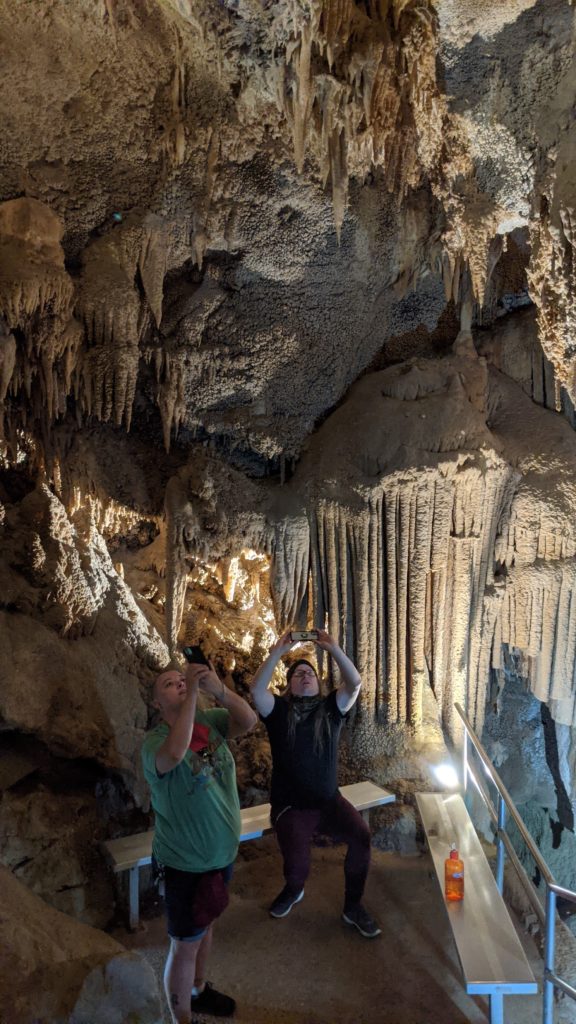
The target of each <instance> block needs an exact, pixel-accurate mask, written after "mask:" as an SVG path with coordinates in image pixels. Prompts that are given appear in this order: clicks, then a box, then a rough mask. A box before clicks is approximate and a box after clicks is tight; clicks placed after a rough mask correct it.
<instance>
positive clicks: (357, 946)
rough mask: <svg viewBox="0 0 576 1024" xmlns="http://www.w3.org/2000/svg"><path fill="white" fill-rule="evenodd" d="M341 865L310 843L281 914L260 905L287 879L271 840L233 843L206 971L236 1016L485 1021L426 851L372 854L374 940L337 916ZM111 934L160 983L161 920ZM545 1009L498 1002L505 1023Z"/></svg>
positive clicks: (522, 1021)
mask: <svg viewBox="0 0 576 1024" xmlns="http://www.w3.org/2000/svg"><path fill="white" fill-rule="evenodd" d="M342 861H343V852H342V849H341V848H337V849H334V848H331V847H319V848H315V850H314V851H313V868H312V873H311V877H310V879H309V880H308V883H307V886H306V894H305V897H304V899H303V900H302V902H301V903H299V904H298V905H297V906H296V907H294V909H293V910H292V912H291V913H290V915H289V916H288V917H286V918H284V919H283V920H279V921H278V920H273V919H272V918H270V917H269V916H268V914H267V909H266V908H267V906H268V904H269V903H270V902H271V900H272V898H273V897H274V896H275V895H276V893H277V892H278V890H279V889H280V888H282V884H283V882H282V878H281V873H280V861H279V858H278V854H277V848H276V843H275V839H274V837H273V836H268V837H265V838H264V839H261V840H257V841H254V842H252V843H246V844H243V846H242V847H241V850H240V856H239V859H238V861H237V865H236V870H235V875H234V879H233V881H232V887H231V900H230V906H229V907H228V909H227V911H226V913H225V915H223V917H222V918H221V920H220V921H219V923H218V924H217V926H216V937H215V943H214V952H213V958H212V966H211V970H210V972H209V974H210V980H211V981H212V982H213V983H214V984H215V986H216V987H217V988H219V989H221V990H222V991H224V992H227V993H229V994H230V995H233V996H234V997H235V998H236V999H237V1002H238V1008H237V1013H236V1017H235V1021H236V1022H237V1024H486V1022H487V1021H488V1003H487V1000H486V999H482V998H477V997H474V998H473V997H470V996H467V995H466V993H465V992H464V991H463V989H462V983H461V977H460V972H459V968H458V961H457V957H456V952H455V949H454V947H453V944H452V940H451V933H450V929H449V926H448V922H447V917H446V913H445V911H444V906H443V901H442V898H441V894H440V891H439V888H438V884H437V882H436V879H435V877H434V878H432V877H431V871H432V865H431V861H430V860H429V858H428V856H422V857H398V856H395V855H392V854H384V853H380V852H379V851H377V850H374V851H373V862H372V869H371V873H370V878H369V881H368V886H367V890H366V898H365V903H366V906H367V908H368V909H369V910H370V911H371V913H372V914H373V915H374V916H375V917H376V918H377V919H378V921H379V923H380V925H381V927H382V935H381V936H380V937H379V938H377V939H373V940H367V939H364V938H362V936H360V935H359V934H358V933H357V932H356V931H354V930H353V929H351V928H350V927H348V926H347V925H345V924H344V923H343V922H342V921H341V920H340V912H341V902H342ZM157 910H158V911H159V908H157ZM115 936H116V937H117V938H118V939H119V940H120V941H121V942H124V943H125V945H126V946H129V947H130V948H132V949H137V950H138V951H139V952H140V953H141V954H142V955H143V956H145V957H146V959H147V960H149V962H150V963H151V964H152V966H153V967H154V969H155V970H156V971H157V972H158V977H159V979H161V974H162V968H163V962H164V958H165V955H166V936H165V930H164V922H163V920H162V918H161V917H154V918H150V919H148V920H144V922H143V925H142V928H141V930H140V931H139V932H138V933H137V934H136V935H133V936H131V935H128V934H127V933H126V932H122V931H118V932H116V933H115ZM523 943H524V946H525V948H526V952H527V955H528V958H529V960H530V962H531V963H532V967H533V970H534V974H535V976H536V979H537V980H538V982H539V983H540V982H541V976H542V964H541V961H540V959H539V956H538V953H537V950H536V948H535V946H534V944H533V942H532V940H531V939H530V938H529V937H528V936H523ZM541 1015H542V999H541V996H510V997H507V998H506V999H505V1020H506V1024H540V1022H541ZM202 1019H203V1020H206V1021H208V1020H211V1018H208V1017H204V1018H202ZM214 1020H215V1018H214ZM165 1021H166V1024H169V1017H168V1015H166V1018H165ZM558 1024H561V1016H560V1015H559V1016H558Z"/></svg>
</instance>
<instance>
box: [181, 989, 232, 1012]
mask: <svg viewBox="0 0 576 1024" xmlns="http://www.w3.org/2000/svg"><path fill="white" fill-rule="evenodd" d="M190 1006H191V1009H192V1013H211V1014H212V1016H213V1017H231V1016H232V1014H233V1013H234V1010H235V1009H236V1000H235V999H232V997H231V996H225V995H224V993H223V992H218V991H217V989H215V988H212V985H211V984H210V982H209V981H207V982H206V984H205V986H204V988H203V989H202V991H201V993H200V995H199V996H192V999H191V1000H190Z"/></svg>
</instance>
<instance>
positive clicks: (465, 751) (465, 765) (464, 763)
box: [462, 724, 468, 796]
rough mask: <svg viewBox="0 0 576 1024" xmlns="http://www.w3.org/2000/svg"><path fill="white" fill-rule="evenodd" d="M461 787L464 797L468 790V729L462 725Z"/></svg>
mask: <svg viewBox="0 0 576 1024" xmlns="http://www.w3.org/2000/svg"><path fill="white" fill-rule="evenodd" d="M462 785H463V787H464V796H466V791H467V789H468V729H467V728H466V725H465V724H464V746H463V747H462Z"/></svg>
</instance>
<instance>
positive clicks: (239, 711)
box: [194, 664, 258, 740]
mask: <svg viewBox="0 0 576 1024" xmlns="http://www.w3.org/2000/svg"><path fill="white" fill-rule="evenodd" d="M194 667H195V668H196V670H197V672H196V676H197V679H198V685H199V687H200V689H201V690H202V692H203V693H209V694H210V696H211V697H214V700H216V701H217V702H218V704H220V705H221V706H222V707H223V708H226V711H227V712H228V714H229V715H230V723H229V726H228V736H227V739H230V740H233V739H235V738H236V736H242V734H243V733H245V732H250V730H251V729H253V728H254V726H255V725H256V723H257V721H258V718H257V716H256V713H255V712H254V710H253V708H251V707H250V705H249V704H248V703H247V702H246V701H245V700H244V698H243V697H240V695H239V694H237V693H236V692H235V691H234V690H231V689H230V688H229V687H228V686H226V683H225V682H224V681H223V680H222V679H220V677H219V676H218V675H217V673H216V672H215V670H214V667H213V665H212V664H211V665H210V667H209V668H208V667H207V666H206V665H196V666H194Z"/></svg>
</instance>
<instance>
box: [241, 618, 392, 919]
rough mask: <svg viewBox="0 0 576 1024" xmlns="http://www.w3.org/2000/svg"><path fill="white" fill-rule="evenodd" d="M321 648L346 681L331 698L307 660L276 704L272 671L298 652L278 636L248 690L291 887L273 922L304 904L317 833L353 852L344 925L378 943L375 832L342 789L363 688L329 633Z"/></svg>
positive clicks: (293, 671)
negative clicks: (262, 735) (341, 772)
mask: <svg viewBox="0 0 576 1024" xmlns="http://www.w3.org/2000/svg"><path fill="white" fill-rule="evenodd" d="M316 643H317V644H318V646H319V647H321V648H322V649H323V650H325V651H327V653H328V654H330V655H331V656H332V657H333V658H334V660H335V662H336V664H337V665H338V668H339V669H340V675H341V678H342V683H341V685H340V686H339V687H338V689H337V690H333V691H332V692H331V693H330V694H329V695H328V696H327V697H323V696H322V694H321V692H320V681H319V679H318V675H317V673H316V670H315V669H314V666H313V665H311V663H310V662H309V661H307V660H306V659H304V658H300V659H299V660H298V661H294V662H293V663H292V664H291V665H290V668H289V669H288V687H287V690H286V693H285V695H283V696H282V697H275V696H274V695H273V694H272V693H270V690H269V689H268V686H269V683H270V680H271V678H272V674H273V672H274V669H275V668H276V666H277V664H278V662H279V660H280V658H281V657H282V656H283V655H284V654H287V653H288V651H290V650H291V649H292V647H293V646H294V644H293V642H292V640H291V635H290V633H285V634H284V635H283V636H281V637H280V639H279V640H277V642H276V643H275V644H274V646H273V647H272V648H271V650H270V654H269V656H268V658H267V659H266V661H265V662H264V664H263V665H262V666H261V667H260V669H259V670H258V672H257V673H256V676H255V677H254V681H253V682H252V686H251V690H252V697H253V699H254V703H255V705H256V708H257V710H258V712H259V713H260V717H261V718H262V719H263V721H264V724H265V726H266V729H267V731H268V737H269V739H270V747H271V750H272V787H271V797H270V800H271V805H272V813H271V818H272V824H273V826H274V828H275V829H276V836H277V838H278V844H279V846H280V850H281V853H282V858H283V861H284V879H285V882H286V885H285V886H284V888H283V890H282V892H281V893H279V895H278V896H277V897H276V899H275V900H274V902H273V903H272V906H271V907H270V914H271V916H272V917H286V915H287V914H289V913H290V911H291V909H292V907H293V906H294V904H295V903H299V902H300V900H301V899H302V897H303V896H304V883H305V881H306V879H307V877H308V873H309V871H310V847H311V843H312V837H313V835H314V833H315V832H319V833H321V834H322V835H330V836H333V837H334V838H337V839H339V840H341V841H342V842H345V843H346V844H347V846H348V850H347V853H346V859H345V861H344V876H345V896H344V911H343V913H342V919H343V920H344V921H345V922H346V923H347V924H350V925H353V926H354V927H355V928H357V929H358V931H359V932H360V933H361V934H362V935H364V936H366V938H374V937H375V936H376V935H379V934H380V929H379V927H378V925H377V924H376V922H375V921H374V920H373V919H372V918H371V917H370V915H369V914H368V913H367V911H366V910H365V909H364V907H363V906H362V902H361V900H362V894H363V892H364V885H365V882H366V876H367V874H368V868H369V865H370V830H369V828H368V826H367V824H366V823H365V821H364V820H363V819H362V816H361V815H360V814H359V813H358V811H357V810H356V809H355V808H354V807H353V806H352V804H351V803H349V802H348V800H345V799H344V797H343V796H342V795H341V793H340V792H339V789H338V782H337V766H338V740H339V738H340V732H341V730H342V724H343V722H344V718H345V716H346V715H347V713H348V712H349V711H350V709H351V708H352V706H353V705H354V703H355V701H356V699H357V697H358V694H359V692H360V686H361V685H362V680H361V679H360V676H359V674H358V670H357V669H356V667H355V666H354V665H353V663H352V662H351V661H350V659H349V658H348V657H347V656H346V655H345V654H344V651H343V650H342V649H341V648H340V647H339V646H338V644H337V643H336V641H335V640H333V639H332V637H331V636H330V635H329V634H328V633H326V632H325V631H324V630H318V639H317V641H316Z"/></svg>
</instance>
